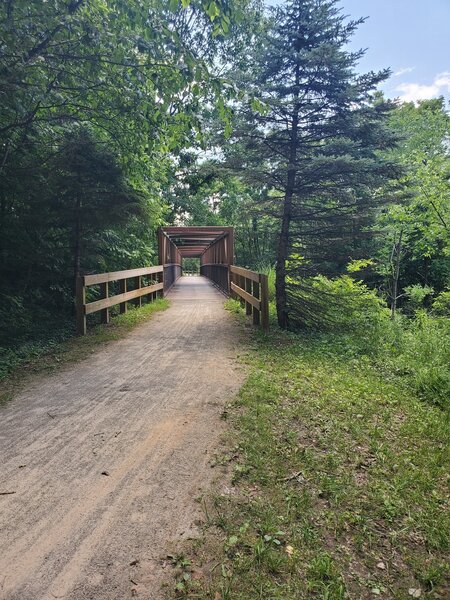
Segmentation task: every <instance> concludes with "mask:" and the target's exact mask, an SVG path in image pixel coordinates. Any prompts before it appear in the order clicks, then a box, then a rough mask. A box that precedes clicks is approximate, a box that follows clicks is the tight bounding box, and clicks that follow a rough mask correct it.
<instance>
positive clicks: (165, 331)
mask: <svg viewBox="0 0 450 600" xmlns="http://www.w3.org/2000/svg"><path fill="white" fill-rule="evenodd" d="M169 298H170V300H171V302H172V306H171V307H170V308H169V309H168V310H167V311H165V312H162V313H158V314H156V315H155V316H154V318H153V319H152V320H151V321H149V322H148V323H146V324H143V325H141V326H139V327H138V328H136V329H135V330H134V331H132V332H131V333H130V334H129V335H128V336H127V337H126V338H124V339H122V340H119V341H117V342H113V343H111V344H109V345H107V346H106V347H104V348H101V349H99V350H98V351H96V352H95V353H94V354H92V356H90V357H89V358H87V359H86V360H84V361H83V362H81V363H78V364H74V365H71V366H68V367H65V368H63V369H61V370H60V371H59V372H58V373H56V374H54V375H50V376H46V377H42V378H39V379H37V380H35V381H34V382H33V383H32V384H31V385H30V386H28V388H27V389H26V390H25V391H24V392H23V393H21V394H20V395H19V396H18V397H17V398H15V399H14V400H12V401H11V402H10V403H9V404H7V405H6V406H4V407H3V408H0V456H1V457H2V460H1V464H0V492H6V491H11V492H14V494H10V495H2V496H0V532H1V533H0V539H1V549H2V550H1V552H0V597H2V598H7V599H8V600H19V599H20V600H35V599H36V598H40V599H42V600H47V599H52V598H55V597H63V596H64V598H65V600H81V599H85V598H96V600H106V599H108V600H112V599H114V598H128V597H131V595H133V594H134V595H136V594H137V596H138V597H139V598H142V599H148V600H149V599H157V598H158V599H159V598H161V597H162V594H161V588H160V585H161V581H162V580H163V579H164V576H168V577H170V572H169V573H168V574H167V571H168V569H166V570H164V568H163V566H164V558H165V557H166V556H167V554H168V553H176V551H177V546H178V542H179V541H180V539H183V538H186V537H190V536H192V535H195V526H194V521H195V520H196V519H198V518H201V516H202V514H201V509H200V508H199V505H198V503H196V502H195V501H194V498H196V497H198V496H199V495H200V494H201V493H202V490H204V489H205V488H206V487H207V486H208V484H209V483H210V480H211V477H212V476H213V474H214V471H213V470H212V469H211V468H210V464H209V463H210V459H211V458H212V456H211V455H212V453H213V452H214V450H215V448H216V447H217V443H218V437H219V435H220V431H221V427H222V425H221V420H220V414H221V411H222V407H223V406H224V403H225V402H226V401H228V400H230V398H232V396H233V395H234V394H235V392H236V391H237V389H238V387H239V385H240V382H241V380H242V375H241V373H240V371H239V369H238V368H237V367H236V365H235V364H234V362H233V355H234V338H235V334H236V331H235V325H234V323H233V321H232V319H231V318H230V317H229V315H228V314H227V313H226V311H225V310H224V309H223V306H222V304H223V296H222V295H221V294H220V293H219V292H218V291H217V290H216V289H214V288H213V286H212V285H211V284H210V283H209V282H208V281H207V280H206V279H204V278H201V277H183V278H181V279H180V280H179V281H178V282H177V283H176V285H175V286H174V287H173V288H172V291H171V292H170V295H169ZM164 574H166V575H164ZM133 589H135V592H133V591H132V590H133ZM2 594H3V595H2Z"/></svg>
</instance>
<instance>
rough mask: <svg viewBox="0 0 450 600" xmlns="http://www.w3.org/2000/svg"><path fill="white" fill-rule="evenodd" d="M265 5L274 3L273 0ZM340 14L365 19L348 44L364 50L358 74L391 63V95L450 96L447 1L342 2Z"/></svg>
mask: <svg viewBox="0 0 450 600" xmlns="http://www.w3.org/2000/svg"><path fill="white" fill-rule="evenodd" d="M267 3H268V4H278V3H279V2H277V0H272V1H270V0H269V1H268V2H267ZM340 4H341V6H342V8H343V12H344V14H347V15H349V16H350V17H352V18H354V19H356V18H359V17H368V19H367V20H366V22H365V23H364V24H363V25H361V26H360V27H359V30H358V32H357V33H356V34H355V36H354V38H353V40H352V42H351V44H350V47H351V49H360V48H367V52H366V55H365V56H364V58H363V59H362V60H361V62H360V66H359V69H360V70H361V71H362V72H365V71H370V70H379V69H382V68H384V67H390V68H391V70H392V72H393V75H392V77H391V78H390V79H389V80H388V81H387V82H386V83H385V84H384V85H383V86H382V89H383V90H384V92H385V93H386V95H388V96H389V97H391V98H395V97H400V98H401V99H403V100H408V101H409V100H418V99H422V98H433V97H437V96H439V95H443V96H445V97H446V98H447V99H449V98H450V0H341V2H340Z"/></svg>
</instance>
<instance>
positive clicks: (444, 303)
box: [432, 290, 450, 317]
mask: <svg viewBox="0 0 450 600" xmlns="http://www.w3.org/2000/svg"><path fill="white" fill-rule="evenodd" d="M432 311H433V313H434V314H435V315H438V316H441V317H450V290H448V291H446V292H442V293H441V294H439V296H437V297H436V298H435V300H434V302H433V304H432Z"/></svg>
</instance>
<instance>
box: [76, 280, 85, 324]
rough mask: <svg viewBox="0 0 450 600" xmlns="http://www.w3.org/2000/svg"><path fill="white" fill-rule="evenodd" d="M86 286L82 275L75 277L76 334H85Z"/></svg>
mask: <svg viewBox="0 0 450 600" xmlns="http://www.w3.org/2000/svg"><path fill="white" fill-rule="evenodd" d="M85 304H86V286H85V285H84V277H77V285H76V293H75V309H76V313H77V335H86V312H85V308H84V307H85Z"/></svg>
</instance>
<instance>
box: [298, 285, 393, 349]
mask: <svg viewBox="0 0 450 600" xmlns="http://www.w3.org/2000/svg"><path fill="white" fill-rule="evenodd" d="M288 286H289V287H288V289H289V306H290V321H291V322H292V324H293V325H294V326H297V327H301V328H306V329H317V330H320V331H335V332H341V333H344V332H345V333H351V332H355V333H358V334H359V335H360V336H361V339H366V340H367V342H368V345H369V346H368V347H370V344H371V343H372V337H373V336H374V335H375V334H377V335H380V334H381V331H382V327H383V325H384V323H385V322H386V320H387V319H388V316H389V313H388V311H387V309H386V308H385V306H384V302H383V300H382V299H381V298H380V297H379V296H378V295H377V294H376V292H375V291H374V290H371V289H369V288H368V287H367V286H366V285H365V284H364V283H363V282H361V281H355V280H354V279H353V278H352V277H350V276H349V275H342V276H341V277H337V278H336V279H329V278H327V277H325V276H323V275H319V276H317V277H314V278H309V279H293V278H289V279H288Z"/></svg>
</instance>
